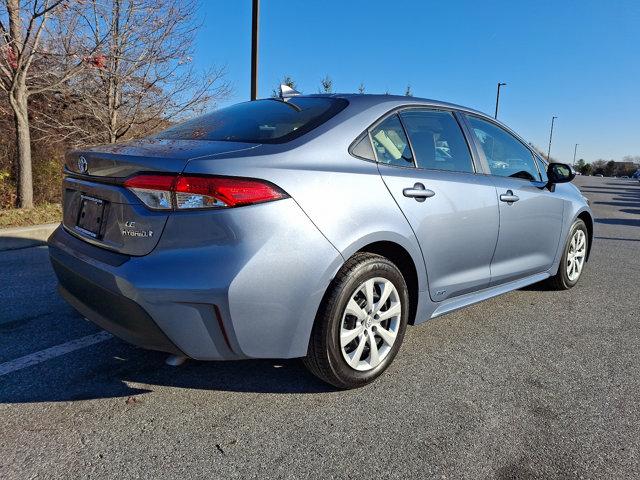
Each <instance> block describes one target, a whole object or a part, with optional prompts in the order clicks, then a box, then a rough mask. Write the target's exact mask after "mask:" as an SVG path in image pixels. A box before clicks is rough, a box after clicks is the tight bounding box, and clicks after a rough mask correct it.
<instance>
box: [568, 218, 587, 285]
mask: <svg viewBox="0 0 640 480" xmlns="http://www.w3.org/2000/svg"><path fill="white" fill-rule="evenodd" d="M586 254H587V237H586V235H585V233H584V231H583V230H581V229H578V230H576V231H575V232H574V234H573V237H571V243H570V244H569V251H568V252H567V265H566V268H567V277H568V278H569V280H570V281H572V282H574V281H576V280H577V279H578V277H579V276H580V274H581V273H582V267H583V266H584V260H585V257H586Z"/></svg>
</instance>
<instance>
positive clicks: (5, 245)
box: [0, 223, 60, 252]
mask: <svg viewBox="0 0 640 480" xmlns="http://www.w3.org/2000/svg"><path fill="white" fill-rule="evenodd" d="M58 225H60V224H59V223H47V224H44V225H33V226H31V227H15V228H0V252H2V251H4V250H16V249H18V248H27V247H36V246H40V245H44V244H45V242H46V241H47V238H49V235H51V233H52V232H53V231H54V230H55V229H56V228H57V227H58Z"/></svg>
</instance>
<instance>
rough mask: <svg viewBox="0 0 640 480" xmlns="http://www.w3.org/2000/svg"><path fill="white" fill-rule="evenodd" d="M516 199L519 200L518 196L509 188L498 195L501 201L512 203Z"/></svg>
mask: <svg viewBox="0 0 640 480" xmlns="http://www.w3.org/2000/svg"><path fill="white" fill-rule="evenodd" d="M518 200H520V197H519V196H517V195H514V194H513V192H512V191H511V190H507V193H503V194H502V195H500V201H501V202H507V203H513V202H517V201H518Z"/></svg>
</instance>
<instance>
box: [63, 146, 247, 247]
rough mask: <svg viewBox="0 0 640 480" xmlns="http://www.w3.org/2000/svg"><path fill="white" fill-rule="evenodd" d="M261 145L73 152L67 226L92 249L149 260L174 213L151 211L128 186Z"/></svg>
mask: <svg viewBox="0 0 640 480" xmlns="http://www.w3.org/2000/svg"><path fill="white" fill-rule="evenodd" d="M257 146H259V144H251V143H240V142H217V141H204V140H158V139H145V140H140V141H136V142H130V143H125V144H121V145H117V144H116V145H106V146H99V147H94V148H90V149H86V150H75V151H72V152H69V153H68V154H67V156H66V158H65V172H66V173H67V176H66V177H65V179H64V182H63V221H62V223H63V225H64V227H65V228H66V229H67V231H69V232H70V233H72V234H73V235H75V236H77V237H79V238H82V239H83V240H84V241H86V242H89V243H91V244H94V245H97V246H100V247H103V248H108V249H110V250H113V251H116V252H119V253H123V254H127V255H137V256H141V255H146V254H148V253H150V252H151V251H152V250H153V249H154V248H155V246H156V245H157V243H158V240H159V239H160V235H161V234H162V231H163V229H164V226H165V224H166V221H167V219H168V218H169V214H170V213H171V211H170V210H167V211H153V210H150V209H148V208H147V207H146V206H145V205H143V204H142V202H141V201H140V200H139V199H138V197H136V196H135V195H134V194H133V193H132V192H131V191H129V190H128V189H127V188H125V187H124V186H122V182H123V180H124V179H125V178H127V177H130V176H131V175H134V174H137V173H141V172H163V173H180V172H182V171H183V170H184V168H185V166H186V165H187V163H188V162H189V160H192V159H194V158H207V157H212V158H215V156H216V155H222V154H230V153H233V152H243V151H246V150H249V149H252V148H255V147H257Z"/></svg>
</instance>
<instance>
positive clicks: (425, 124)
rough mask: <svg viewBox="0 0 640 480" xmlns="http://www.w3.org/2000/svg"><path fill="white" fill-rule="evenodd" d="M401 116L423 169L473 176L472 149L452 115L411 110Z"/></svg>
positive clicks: (432, 111)
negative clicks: (470, 174)
mask: <svg viewBox="0 0 640 480" xmlns="http://www.w3.org/2000/svg"><path fill="white" fill-rule="evenodd" d="M400 116H401V118H402V123H403V124H404V126H405V127H406V129H407V134H408V135H409V138H410V139H411V146H412V147H413V151H414V152H415V155H416V165H417V166H418V167H419V168H428V169H432V170H448V171H454V172H469V173H472V172H473V161H472V160H471V154H470V152H469V147H468V145H467V142H466V140H465V139H464V136H463V135H462V130H460V126H459V125H458V122H457V121H456V119H455V118H454V116H453V114H452V113H451V112H443V111H437V110H414V109H411V110H405V111H404V112H402V113H401V114H400Z"/></svg>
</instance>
